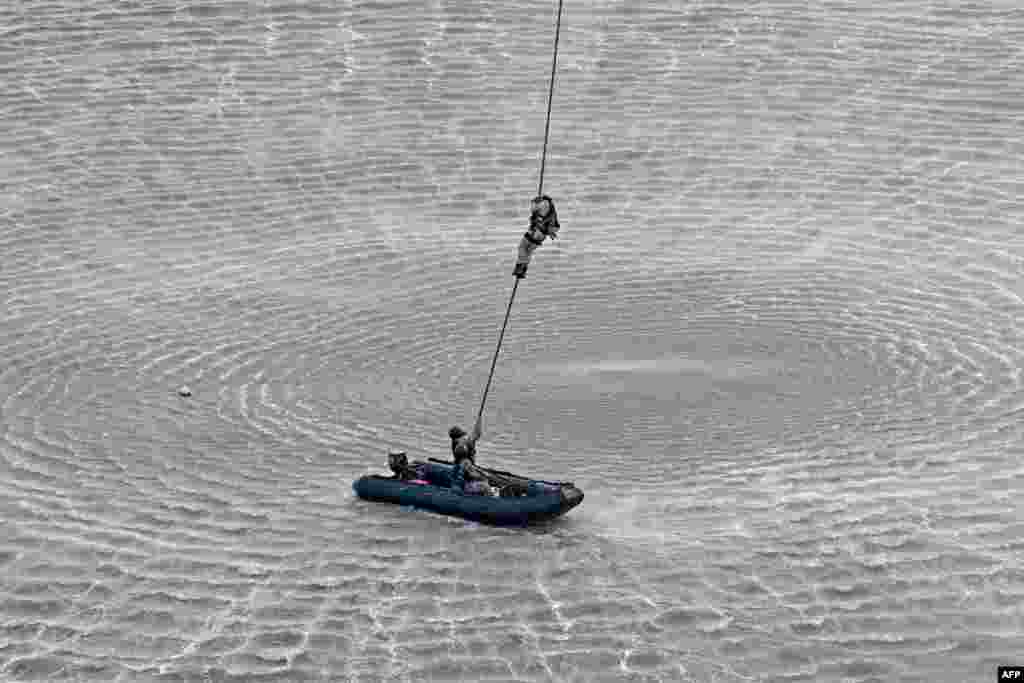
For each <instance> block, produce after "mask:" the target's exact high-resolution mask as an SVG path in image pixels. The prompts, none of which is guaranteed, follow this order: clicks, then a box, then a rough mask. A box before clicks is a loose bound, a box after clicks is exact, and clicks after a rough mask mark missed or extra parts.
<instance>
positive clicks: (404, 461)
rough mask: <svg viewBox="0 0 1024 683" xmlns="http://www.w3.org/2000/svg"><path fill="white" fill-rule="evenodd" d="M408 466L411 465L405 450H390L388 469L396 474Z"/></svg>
mask: <svg viewBox="0 0 1024 683" xmlns="http://www.w3.org/2000/svg"><path fill="white" fill-rule="evenodd" d="M407 467H409V458H407V457H406V455H405V451H388V469H390V470H391V471H392V472H394V473H395V475H396V476H397V475H398V474H399V473H401V472H404V471H405V469H406V468H407Z"/></svg>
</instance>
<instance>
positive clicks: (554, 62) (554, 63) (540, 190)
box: [476, 0, 564, 423]
mask: <svg viewBox="0 0 1024 683" xmlns="http://www.w3.org/2000/svg"><path fill="white" fill-rule="evenodd" d="M563 1H564V0H558V18H557V19H556V20H555V49H554V55H553V56H552V58H551V84H550V85H549V86H548V113H547V118H546V119H545V121H544V147H543V148H542V149H541V153H540V179H539V180H538V181H537V195H538V196H539V195H542V194H544V164H545V162H546V161H547V157H548V135H549V134H550V132H551V102H552V100H553V99H554V97H555V73H557V71H558V38H559V35H560V33H561V31H562V3H563ZM518 289H519V278H518V277H517V278H516V281H515V284H514V285H512V296H510V297H509V299H508V308H507V309H505V322H503V323H502V324H501V334H500V335H498V346H497V348H495V349H494V359H493V360H492V361H491V371H490V373H489V374H488V375H487V384H486V385H485V386H484V397H483V399H481V401H480V410H479V411H478V412H477V414H476V421H477V422H478V423H479V422H480V419H481V418H482V417H483V415H484V406H485V405H486V404H487V394H488V393H489V392H490V390H491V380H492V379H494V368H495V366H496V365H497V364H498V353H499V352H500V351H501V342H502V340H503V339H505V328H506V327H508V316H509V313H511V312H512V302H513V301H515V300H516V290H518Z"/></svg>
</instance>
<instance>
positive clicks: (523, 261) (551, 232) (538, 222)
mask: <svg viewBox="0 0 1024 683" xmlns="http://www.w3.org/2000/svg"><path fill="white" fill-rule="evenodd" d="M560 227H561V226H560V225H559V224H558V212H557V211H555V203H554V201H552V199H551V197H549V196H547V195H546V194H542V195H540V196H538V197H534V199H533V202H532V203H531V205H530V229H529V230H527V231H526V233H525V234H524V235H523V239H521V240H520V241H519V255H518V257H517V258H516V267H515V269H514V270H513V271H512V274H513V275H515V276H516V277H517V278H520V279H522V278H524V277H526V268H527V266H529V265H530V257H531V256H533V252H534V251H536V250H537V247H539V246H540V245H542V244H544V238H545V237H550V238H551V239H555V238H556V237H557V236H558V229H559V228H560Z"/></svg>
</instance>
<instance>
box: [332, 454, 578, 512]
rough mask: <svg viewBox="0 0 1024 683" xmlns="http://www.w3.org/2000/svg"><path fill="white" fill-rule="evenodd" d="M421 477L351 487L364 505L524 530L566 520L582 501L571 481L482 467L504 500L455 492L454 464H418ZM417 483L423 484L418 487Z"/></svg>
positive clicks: (364, 481) (376, 478)
mask: <svg viewBox="0 0 1024 683" xmlns="http://www.w3.org/2000/svg"><path fill="white" fill-rule="evenodd" d="M413 466H414V467H416V468H417V471H418V472H420V473H421V478H420V479H417V480H414V481H404V480H402V479H398V478H395V477H384V476H380V475H376V474H371V475H367V476H365V477H360V478H359V479H357V480H356V481H355V482H353V484H352V488H353V489H354V490H355V492H356V495H358V496H359V497H360V498H365V499H366V500H373V501H379V502H383V503H397V504H399V505H410V506H413V507H417V508H422V509H425V510H431V511H433V512H438V513H441V514H443V515H454V516H457V517H462V518H464V519H469V520H473V521H475V522H483V523H485V524H496V525H503V526H526V525H528V524H532V523H536V522H543V521H546V520H550V519H554V518H555V517H559V516H561V515H564V514H565V513H566V512H568V511H569V510H571V509H573V508H574V507H576V506H577V505H579V504H580V503H581V502H582V501H583V492H582V491H580V490H579V489H578V488H576V487H575V486H573V484H572V482H549V481H540V480H537V479H529V478H527V477H521V476H519V475H516V474H512V473H510V472H502V471H498V470H490V469H486V468H482V467H478V468H477V469H479V470H480V471H481V472H483V473H484V474H485V475H486V476H487V478H488V483H489V484H490V485H491V486H492V487H494V489H495V491H496V492H500V495H498V496H494V495H479V494H469V493H463V492H462V491H459V490H456V489H453V488H452V487H451V481H452V470H453V469H454V463H450V462H446V461H441V460H433V459H432V460H431V462H418V461H417V462H414V463H413ZM417 482H419V483H417Z"/></svg>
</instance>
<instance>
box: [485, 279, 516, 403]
mask: <svg viewBox="0 0 1024 683" xmlns="http://www.w3.org/2000/svg"><path fill="white" fill-rule="evenodd" d="M517 289H519V278H516V282H515V284H514V285H512V296H510V297H509V299H508V308H506V309H505V322H503V323H502V324H501V335H499V336H498V348H496V349H494V360H492V361H491V372H490V374H489V375H487V386H485V387H484V398H483V400H482V401H480V412H478V413H477V414H476V421H477V422H479V421H480V418H482V417H483V415H484V405H486V403H487V392H489V391H490V390H491V379H492V378H493V377H494V366H495V365H497V364H498V352H499V351H501V340H503V339H504V338H505V328H506V327H508V314H509V313H511V312H512V302H513V301H515V298H516V290H517Z"/></svg>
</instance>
